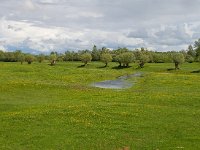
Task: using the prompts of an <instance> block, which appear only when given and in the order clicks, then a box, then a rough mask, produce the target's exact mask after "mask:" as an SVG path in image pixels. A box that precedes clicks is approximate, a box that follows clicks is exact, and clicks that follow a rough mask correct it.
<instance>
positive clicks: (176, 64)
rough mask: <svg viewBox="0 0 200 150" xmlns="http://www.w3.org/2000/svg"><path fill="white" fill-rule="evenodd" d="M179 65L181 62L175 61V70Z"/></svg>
mask: <svg viewBox="0 0 200 150" xmlns="http://www.w3.org/2000/svg"><path fill="white" fill-rule="evenodd" d="M178 65H179V63H177V62H175V70H177V69H179V67H178Z"/></svg>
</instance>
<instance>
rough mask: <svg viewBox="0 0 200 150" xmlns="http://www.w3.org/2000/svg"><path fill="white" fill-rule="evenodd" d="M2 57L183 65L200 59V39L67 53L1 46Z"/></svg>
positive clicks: (0, 55) (2, 58)
mask: <svg viewBox="0 0 200 150" xmlns="http://www.w3.org/2000/svg"><path fill="white" fill-rule="evenodd" d="M0 61H3V62H20V63H21V64H23V63H24V62H27V63H28V64H31V63H32V62H33V61H38V62H39V63H42V62H43V61H49V62H50V65H55V64H56V62H57V61H82V62H83V64H84V65H87V64H88V63H89V62H90V61H101V62H103V63H104V64H105V67H106V66H108V64H109V62H111V61H112V62H117V63H118V64H119V67H129V64H130V63H132V62H136V63H138V67H140V68H143V67H144V65H145V63H170V62H173V63H174V64H175V69H179V64H181V63H183V62H185V61H186V62H188V63H192V62H200V39H198V40H197V41H195V42H194V45H189V46H188V49H187V50H181V51H179V52H176V51H168V52H156V51H150V50H148V49H146V48H140V49H134V50H130V49H127V48H125V47H124V48H118V49H115V50H110V49H108V48H106V47H102V48H101V49H98V48H97V46H95V45H94V46H93V48H92V50H79V51H77V52H75V51H69V50H68V51H66V52H65V53H64V54H63V53H57V52H51V53H50V54H49V55H44V54H39V55H33V54H26V53H22V51H20V50H16V51H14V52H4V51H1V50H0Z"/></svg>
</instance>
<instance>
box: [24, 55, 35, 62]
mask: <svg viewBox="0 0 200 150" xmlns="http://www.w3.org/2000/svg"><path fill="white" fill-rule="evenodd" d="M34 59H35V58H34V56H33V55H31V54H28V55H26V56H25V61H26V62H28V64H31V63H32V62H33V61H34Z"/></svg>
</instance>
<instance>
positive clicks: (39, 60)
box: [37, 54, 45, 63]
mask: <svg viewBox="0 0 200 150" xmlns="http://www.w3.org/2000/svg"><path fill="white" fill-rule="evenodd" d="M37 60H38V62H39V63H42V62H43V61H44V60H45V55H44V54H39V55H38V57H37Z"/></svg>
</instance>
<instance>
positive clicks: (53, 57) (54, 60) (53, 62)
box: [49, 53, 57, 66]
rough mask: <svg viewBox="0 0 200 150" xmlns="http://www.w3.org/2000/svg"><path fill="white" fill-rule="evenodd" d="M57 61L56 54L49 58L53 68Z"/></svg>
mask: <svg viewBox="0 0 200 150" xmlns="http://www.w3.org/2000/svg"><path fill="white" fill-rule="evenodd" d="M56 60H57V55H56V53H51V54H50V56H49V61H50V63H51V66H54V65H55V64H56Z"/></svg>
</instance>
